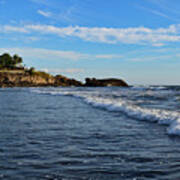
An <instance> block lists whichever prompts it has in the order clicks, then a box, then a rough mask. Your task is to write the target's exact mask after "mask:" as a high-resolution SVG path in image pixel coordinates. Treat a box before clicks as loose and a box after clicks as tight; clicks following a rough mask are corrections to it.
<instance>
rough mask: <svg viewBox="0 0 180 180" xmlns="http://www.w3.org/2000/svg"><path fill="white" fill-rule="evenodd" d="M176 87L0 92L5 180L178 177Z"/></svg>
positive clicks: (179, 93)
mask: <svg viewBox="0 0 180 180" xmlns="http://www.w3.org/2000/svg"><path fill="white" fill-rule="evenodd" d="M179 107H180V88H179V87H133V88H130V89H125V88H34V89H33V88H14V89H0V179H8V180H11V179H14V180H19V179H20V180H21V179H23V180H24V179H33V180H36V179H38V180H39V179H42V180H43V179H49V180H50V179H51V180H52V179H54V180H55V179H56V180H61V179H62V180H81V179H82V180H83V179H85V180H86V179H87V180H121V179H122V180H124V179H125V180H126V179H127V180H130V179H131V180H146V179H148V180H150V179H153V180H154V179H158V180H166V179H168V180H179V179H180V137H179V132H180V131H179V129H180V126H179V122H180V121H179V118H180V116H179V113H180V111H179Z"/></svg>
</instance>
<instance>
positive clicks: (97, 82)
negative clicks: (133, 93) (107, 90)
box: [84, 78, 128, 87]
mask: <svg viewBox="0 0 180 180" xmlns="http://www.w3.org/2000/svg"><path fill="white" fill-rule="evenodd" d="M85 80H86V83H85V84H84V86H88V87H106V86H122V87H128V84H127V83H126V82H125V81H123V80H121V79H114V78H111V79H95V78H92V79H90V78H86V79H85Z"/></svg>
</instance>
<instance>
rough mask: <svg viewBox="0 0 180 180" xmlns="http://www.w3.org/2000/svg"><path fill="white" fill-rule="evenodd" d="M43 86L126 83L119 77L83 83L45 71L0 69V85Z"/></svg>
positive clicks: (95, 85) (87, 80) (88, 85)
mask: <svg viewBox="0 0 180 180" xmlns="http://www.w3.org/2000/svg"><path fill="white" fill-rule="evenodd" d="M41 86H42V87H44V86H54V87H57V86H84V87H105V86H122V87H128V84H127V83H126V82H125V81H123V80H121V79H95V78H92V79H90V78H86V82H85V83H84V84H83V83H82V82H80V81H77V80H75V79H70V78H67V77H65V76H62V75H57V76H52V75H50V74H48V73H45V72H40V71H35V72H32V71H29V70H5V71H0V87H41Z"/></svg>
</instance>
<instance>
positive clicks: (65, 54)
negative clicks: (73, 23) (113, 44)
mask: <svg viewBox="0 0 180 180" xmlns="http://www.w3.org/2000/svg"><path fill="white" fill-rule="evenodd" d="M5 52H7V53H10V54H19V55H20V56H22V57H24V58H33V59H37V60H38V59H42V60H51V61H53V59H54V60H96V59H117V58H120V57H122V56H121V55H119V54H101V55H91V54H85V53H79V52H76V51H60V50H50V49H41V48H0V54H2V53H5ZM70 71H73V69H70V70H69V72H70Z"/></svg>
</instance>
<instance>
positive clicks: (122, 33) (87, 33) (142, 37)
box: [0, 14, 180, 46]
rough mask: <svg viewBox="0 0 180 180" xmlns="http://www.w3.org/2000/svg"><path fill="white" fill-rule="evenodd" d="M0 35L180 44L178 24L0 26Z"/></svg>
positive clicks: (156, 44)
mask: <svg viewBox="0 0 180 180" xmlns="http://www.w3.org/2000/svg"><path fill="white" fill-rule="evenodd" d="M44 15H48V14H44ZM0 33H25V34H32V33H33V35H34V34H36V33H39V34H44V35H48V34H53V35H56V36H59V37H61V38H66V37H76V38H79V39H82V40H84V41H90V42H99V43H110V44H117V43H123V44H141V45H152V46H163V45H164V44H166V43H172V42H173V43H174V42H180V24H177V25H170V26H169V27H167V28H158V29H151V28H146V27H134V28H106V27H79V26H74V27H72V26H69V27H57V26H52V25H34V24H31V25H24V26H11V25H1V26H0Z"/></svg>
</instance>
